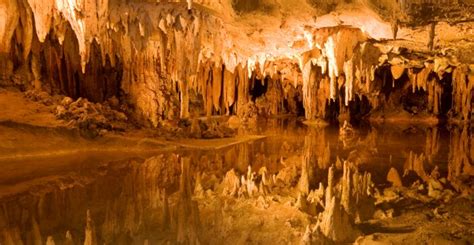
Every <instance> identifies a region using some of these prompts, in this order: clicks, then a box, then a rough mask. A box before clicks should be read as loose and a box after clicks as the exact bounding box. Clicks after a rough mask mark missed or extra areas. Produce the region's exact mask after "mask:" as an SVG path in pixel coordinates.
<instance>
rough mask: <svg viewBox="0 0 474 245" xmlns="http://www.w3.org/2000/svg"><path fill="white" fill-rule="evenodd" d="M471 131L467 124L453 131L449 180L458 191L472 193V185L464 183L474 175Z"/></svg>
mask: <svg viewBox="0 0 474 245" xmlns="http://www.w3.org/2000/svg"><path fill="white" fill-rule="evenodd" d="M469 131H470V129H469V128H468V127H467V126H464V127H454V128H453V129H452V131H451V136H450V139H451V143H450V148H449V160H448V180H449V181H450V183H451V185H452V186H453V187H454V188H455V189H456V191H458V192H467V193H472V189H471V187H469V185H468V184H466V183H464V180H465V179H466V178H467V179H469V178H472V176H474V167H473V166H472V162H473V161H474V159H473V152H472V150H473V144H474V141H473V139H472V136H471V135H470V132H469Z"/></svg>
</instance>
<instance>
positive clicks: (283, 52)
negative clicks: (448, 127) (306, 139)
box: [0, 0, 474, 127]
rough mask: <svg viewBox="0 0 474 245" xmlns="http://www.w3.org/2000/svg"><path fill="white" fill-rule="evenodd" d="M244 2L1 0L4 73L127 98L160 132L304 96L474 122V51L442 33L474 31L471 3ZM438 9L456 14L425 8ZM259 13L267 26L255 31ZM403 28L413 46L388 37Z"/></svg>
mask: <svg viewBox="0 0 474 245" xmlns="http://www.w3.org/2000/svg"><path fill="white" fill-rule="evenodd" d="M240 2H241V3H234V4H232V1H229V0H226V1H219V2H216V3H214V2H213V1H205V0H204V1H187V3H184V2H179V3H178V2H174V1H158V2H155V3H152V2H150V1H145V2H141V1H123V0H109V1H105V2H104V1H96V0H77V1H76V0H75V1H64V0H47V1H46V2H45V1H36V0H28V1H26V0H2V2H0V10H1V13H5V14H2V17H1V23H4V26H5V28H4V29H3V30H2V32H1V33H0V40H1V43H0V63H1V66H0V72H1V74H2V76H1V77H2V81H4V83H14V84H17V85H21V86H23V87H35V88H37V89H42V90H45V91H47V92H50V93H60V94H65V95H68V96H70V97H73V98H74V99H76V98H79V97H84V98H87V99H89V100H91V101H94V102H98V101H99V102H100V101H105V100H107V99H109V98H111V97H113V96H121V100H122V101H124V102H125V101H126V103H129V104H130V105H131V106H133V108H134V109H135V110H134V114H135V115H134V117H136V118H140V119H142V120H143V121H144V122H149V123H151V125H153V126H155V127H156V126H158V125H159V124H160V122H161V121H162V120H166V119H176V118H188V117H191V116H194V115H191V114H190V112H191V110H193V111H197V113H198V114H200V115H208V116H209V115H230V114H235V115H243V114H245V111H246V110H247V109H246V107H247V105H248V103H249V102H251V103H256V105H257V107H260V109H259V113H260V114H264V115H278V114H282V113H285V112H290V113H299V112H298V110H299V109H298V108H297V106H296V105H297V104H298V103H302V105H303V107H304V113H305V116H306V119H308V120H316V119H333V118H334V116H335V115H337V114H345V113H348V112H349V113H350V114H351V116H352V117H360V116H368V115H369V112H371V116H372V117H374V118H378V116H380V113H383V111H386V110H395V111H396V110H405V111H407V112H409V113H411V114H414V115H420V114H423V115H425V114H426V115H431V116H437V115H448V116H449V117H451V118H452V119H456V120H462V121H465V120H470V119H471V113H470V112H471V108H470V107H471V101H472V90H473V86H474V80H473V77H474V76H473V75H472V74H473V66H472V59H471V60H470V59H469V58H466V57H468V55H464V54H463V53H462V52H461V50H463V49H469V46H465V44H463V43H461V42H460V41H459V40H460V39H449V38H447V37H446V36H445V35H444V34H441V33H437V32H435V31H434V30H435V27H437V28H438V29H443V30H445V31H449V32H450V33H466V34H465V36H466V38H467V39H469V40H472V34H469V32H466V31H465V30H468V29H469V28H471V26H472V24H471V22H469V18H470V16H471V15H472V14H471V13H470V12H469V10H470V9H471V10H472V9H473V6H472V4H469V3H457V4H455V5H454V6H455V8H456V9H457V11H459V13H460V14H458V15H456V16H451V15H449V14H448V13H449V11H446V10H445V8H444V6H443V4H441V3H439V2H438V1H429V3H424V4H406V3H399V4H394V3H393V4H392V3H390V4H389V3H388V2H387V1H384V2H383V3H379V2H375V1H362V2H361V3H351V4H348V3H345V2H344V1H334V6H337V8H331V7H328V8H323V7H322V6H324V5H318V4H314V3H313V2H312V1H310V0H305V1H304V0H293V1H282V0H278V1H274V2H271V3H260V2H259V3H254V4H251V3H245V2H246V1H244V0H241V1H240ZM294 5H298V6H300V7H299V8H292V7H291V6H294ZM425 5H426V6H425ZM427 5H429V6H430V7H431V8H435V9H437V10H438V11H439V13H445V12H446V14H445V15H443V14H437V13H435V14H432V15H430V16H419V15H417V12H416V11H414V9H418V10H419V9H423V8H428V6H427ZM244 6H245V7H244ZM461 6H462V7H461ZM276 8H280V13H277V12H272V11H269V12H268V11H267V12H266V11H265V10H266V9H267V10H274V9H276ZM387 10H389V11H390V13H389V14H388V15H387V13H386V12H387ZM330 11H333V12H335V13H337V15H331V14H327V13H328V12H330ZM249 13H254V14H255V16H256V17H261V18H267V19H268V20H269V21H268V22H267V23H265V24H263V25H262V28H263V29H261V30H256V29H255V26H254V25H252V24H250V23H248V21H247V19H246V18H247V14H249ZM326 14H327V15H326ZM315 15H316V16H318V15H319V16H320V18H317V19H315V20H311V18H312V16H315ZM334 16H339V17H334ZM388 16H392V17H388ZM430 18H431V19H430ZM277 23H281V24H278V25H277ZM391 23H396V26H397V28H396V29H393V28H392V27H391V26H393V24H391ZM435 23H436V24H435ZM412 25H413V26H415V28H420V32H421V33H429V35H428V34H427V36H429V40H431V41H429V43H430V44H429V45H428V46H429V49H428V48H426V49H423V48H422V49H421V50H419V48H418V46H417V43H422V41H421V40H419V39H421V37H419V36H416V35H415V34H414V32H413V31H411V29H410V28H405V27H406V26H412ZM423 25H428V26H429V28H425V29H423V28H424V26H423ZM426 29H427V30H426ZM286 33H291V35H286ZM395 33H397V34H395ZM394 35H395V36H399V37H400V38H403V39H404V40H413V42H414V43H415V44H414V45H411V44H408V43H407V42H406V41H397V40H395V41H393V42H392V41H384V40H385V39H391V38H393V36H394ZM417 38H418V39H417ZM462 38H463V37H461V39H462ZM435 39H436V40H438V41H436V42H434V41H433V40H435ZM463 45H464V46H463ZM430 49H432V50H431V51H430ZM259 83H261V85H258V84H259ZM410 84H411V86H410ZM257 85H258V86H257ZM262 86H263V88H262ZM260 89H264V90H263V91H258V90H260ZM388 90H390V91H393V93H387V91H388ZM298 93H299V94H300V96H297V94H298ZM260 96H261V97H260ZM400 96H402V97H403V98H405V99H406V101H404V102H403V101H402V102H403V103H405V104H404V105H400V104H399V101H398V97H400ZM449 96H451V97H452V98H453V103H452V104H451V102H450V101H449V98H448V97H449ZM257 97H259V98H257ZM417 98H421V99H423V100H427V103H426V104H425V105H423V104H420V103H415V102H416V99H417ZM193 101H199V103H198V104H199V106H197V107H196V105H198V104H195V103H193ZM361 106H363V107H366V108H367V110H363V111H360V110H355V109H354V108H358V107H361ZM193 113H194V112H193Z"/></svg>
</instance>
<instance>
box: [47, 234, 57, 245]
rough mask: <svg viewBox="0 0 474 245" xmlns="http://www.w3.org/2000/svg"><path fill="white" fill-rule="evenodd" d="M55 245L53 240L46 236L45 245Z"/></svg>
mask: <svg viewBox="0 0 474 245" xmlns="http://www.w3.org/2000/svg"><path fill="white" fill-rule="evenodd" d="M55 244H56V243H54V239H53V237H52V236H48V238H47V239H46V245H55Z"/></svg>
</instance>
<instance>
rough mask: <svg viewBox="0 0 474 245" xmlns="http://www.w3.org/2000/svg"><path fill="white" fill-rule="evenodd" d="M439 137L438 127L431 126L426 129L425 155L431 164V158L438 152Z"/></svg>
mask: <svg viewBox="0 0 474 245" xmlns="http://www.w3.org/2000/svg"><path fill="white" fill-rule="evenodd" d="M439 137H440V136H439V131H438V128H436V127H433V128H428V129H427V130H426V143H425V155H426V158H427V160H428V163H430V164H433V158H435V157H436V155H437V154H438V152H439V149H440V146H439Z"/></svg>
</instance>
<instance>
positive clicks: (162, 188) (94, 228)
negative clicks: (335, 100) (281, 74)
mask: <svg viewBox="0 0 474 245" xmlns="http://www.w3.org/2000/svg"><path fill="white" fill-rule="evenodd" d="M0 130H3V132H14V133H10V135H9V136H8V137H9V138H8V137H7V140H5V141H4V143H2V144H0V152H2V154H3V155H4V156H7V155H8V154H10V153H11V152H12V151H17V152H19V153H18V156H21V152H22V151H21V149H19V148H21V147H24V148H25V149H27V150H28V151H29V152H31V151H33V150H34V149H33V148H35V149H37V148H41V147H43V148H44V151H45V152H47V151H48V150H51V149H53V148H55V149H57V148H61V147H65V148H67V147H69V148H68V149H74V148H75V147H76V146H75V143H74V142H76V143H77V142H81V146H83V145H89V146H91V145H92V146H93V145H98V146H99V147H96V148H95V150H94V151H81V152H79V153H74V152H72V153H71V151H69V152H68V154H55V155H48V154H40V155H41V156H38V154H37V155H35V156H29V157H16V158H12V157H10V158H8V157H3V158H1V155H0V159H1V160H0V164H1V165H2V166H3V167H2V171H1V172H0V207H1V210H0V231H1V237H0V239H1V241H2V242H1V244H40V243H47V242H48V241H49V242H50V244H52V243H51V242H52V241H54V242H55V244H73V243H74V244H83V243H84V244H104V243H105V244H162V243H176V242H181V243H194V242H195V241H199V242H200V243H222V242H225V241H229V240H228V239H227V238H229V239H230V237H231V236H235V237H239V236H241V235H242V234H240V233H239V234H237V235H236V234H235V233H236V232H244V231H239V229H241V228H242V227H245V225H240V226H239V223H238V217H234V218H233V219H234V220H235V221H234V223H233V224H235V225H234V230H223V229H224V228H223V227H224V226H225V225H224V224H225V222H227V221H222V220H223V219H226V218H225V215H223V214H222V213H224V211H223V210H226V209H228V206H232V205H234V206H236V207H237V206H238V207H242V208H245V207H246V206H245V205H243V204H242V205H243V206H242V205H241V204H239V203H235V201H229V200H227V199H220V198H218V197H219V195H220V192H221V191H222V190H221V188H220V184H221V182H222V180H223V178H224V176H225V175H226V173H227V172H228V171H229V170H231V169H234V171H235V172H236V173H238V174H242V175H245V174H246V173H247V172H248V171H249V166H250V168H251V172H259V171H262V169H265V171H268V174H269V175H277V174H278V173H279V172H280V171H282V169H289V168H294V169H295V171H296V172H298V173H299V171H300V170H299V169H300V167H301V164H302V162H308V163H309V164H311V165H312V166H314V168H315V169H316V172H315V175H316V176H315V181H314V183H311V187H312V188H317V184H318V183H319V182H324V181H326V176H327V168H328V167H329V166H331V165H333V164H337V163H338V162H339V163H340V162H343V161H345V160H347V161H350V162H353V163H355V164H356V165H357V166H358V167H359V169H361V170H362V171H368V172H370V173H371V174H372V179H373V181H374V182H375V185H376V186H377V187H384V186H387V185H388V183H387V181H386V176H387V172H388V171H389V169H390V168H391V167H394V168H395V169H397V170H398V172H399V173H400V175H402V174H406V175H407V178H404V183H403V184H405V185H409V184H410V181H411V180H410V178H412V179H416V177H417V176H416V175H415V174H413V173H410V170H414V168H413V164H412V163H411V160H410V159H412V158H414V157H417V158H420V159H423V160H422V162H423V164H422V165H423V168H424V170H425V171H426V172H427V173H428V174H429V173H430V172H431V171H432V170H433V169H435V168H436V167H437V168H438V170H439V172H440V174H441V176H443V177H445V178H446V179H448V180H449V181H451V183H452V187H451V188H453V189H455V190H459V191H462V190H463V188H468V186H469V185H471V184H472V183H471V182H472V174H473V169H472V166H471V164H472V160H473V159H474V144H473V140H472V137H471V129H470V128H468V127H454V126H452V127H449V128H447V127H424V126H410V125H403V126H400V125H390V126H376V125H372V126H365V127H361V128H355V129H353V128H344V129H342V130H341V129H340V128H338V127H332V126H330V127H325V128H314V127H308V126H305V125H303V124H301V123H299V122H297V121H286V120H275V121H267V122H265V123H260V124H258V126H256V127H252V128H251V129H247V130H241V132H239V135H245V134H259V135H265V136H266V137H265V138H262V139H258V140H252V141H245V142H241V143H238V144H232V145H230V146H227V147H216V149H209V148H207V149H202V150H200V149H197V148H198V147H193V148H192V149H190V148H186V147H169V145H167V144H166V143H164V144H160V145H154V146H149V147H148V148H146V147H145V148H146V149H145V150H143V151H135V152H133V153H132V152H126V151H120V150H118V151H106V148H107V147H111V146H113V147H115V149H117V145H119V143H111V142H112V141H106V140H102V141H100V142H97V140H96V141H94V142H88V140H85V139H78V137H79V136H77V135H63V134H62V133H61V132H55V133H54V134H52V133H51V132H41V131H36V129H30V128H28V129H25V128H18V127H16V126H12V125H7V126H5V125H3V126H2V127H0ZM4 135H8V134H4ZM45 135H48V136H47V137H53V136H51V135H54V141H55V142H57V143H56V144H52V143H44V144H50V145H49V146H44V144H41V143H37V146H34V147H33V146H32V145H31V144H30V143H28V142H30V141H31V142H33V141H35V142H41V141H42V140H46V139H47V137H46V136H45ZM4 137H6V136H4ZM22 137H23V138H22ZM64 138H67V140H65V139H64ZM25 141H26V142H25ZM5 142H6V143H5ZM12 142H13V143H12ZM14 142H16V143H14ZM19 142H20V143H19ZM83 143H84V144H83ZM126 144H128V145H127V146H126V148H131V147H135V146H134V144H135V143H134V142H133V141H130V142H127V143H126ZM196 144H198V143H196ZM101 145H103V146H104V147H103V150H104V151H101V150H100V148H101V147H100V146H101ZM142 147H143V144H142ZM155 148H160V149H158V150H156V149H155ZM98 149H99V150H98ZM8 156H10V155H8ZM263 167H264V168H263ZM411 172H413V171H411ZM298 173H297V175H298ZM296 182H297V179H296V181H295V179H293V180H290V182H289V183H286V184H287V185H288V188H290V187H291V186H295V185H296ZM196 183H199V185H198V184H196ZM197 186H198V187H199V188H197ZM466 186H467V187H466ZM198 189H199V190H198ZM203 192H204V194H202V193H203ZM197 193H200V194H199V195H198V194H197ZM285 193H287V194H286V195H287V196H286V197H284V198H288V200H291V199H295V198H296V196H295V195H294V194H293V193H292V192H290V191H288V192H285ZM197 196H199V197H197ZM282 196H285V194H282ZM255 199H256V200H257V201H254V202H253V203H252V205H253V206H255V205H257V206H258V201H259V200H260V199H257V198H255ZM211 200H212V201H211ZM285 200H286V199H285ZM255 203H257V204H255ZM282 203H283V201H282ZM239 205H240V206H239ZM269 210H271V208H270V209H269ZM241 212H244V213H245V212H246V211H241ZM282 212H284V211H282ZM237 214H241V215H242V213H237ZM245 215H246V216H245V217H248V219H249V220H251V219H253V218H255V217H254V216H261V215H262V213H252V211H251V210H249V211H248V212H246V213H245ZM263 215H265V213H263ZM229 222H230V221H229ZM275 223H278V222H277V218H275ZM281 223H282V225H284V223H285V222H284V221H281ZM275 225H277V224H275ZM239 227H240V228H239ZM259 227H260V226H257V227H253V228H249V229H262V230H263V229H266V228H265V227H266V226H264V225H262V226H261V227H260V228H259ZM229 229H231V228H229ZM272 229H273V228H272ZM274 230H275V231H278V229H277V228H275V229H274ZM271 232H272V231H268V236H270V237H271V236H278V233H276V234H272V233H271ZM263 233H265V232H264V231H263ZM236 239H237V238H236ZM189 241H193V242H189ZM231 241H236V240H231ZM291 241H292V240H291V239H289V240H282V242H291Z"/></svg>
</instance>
